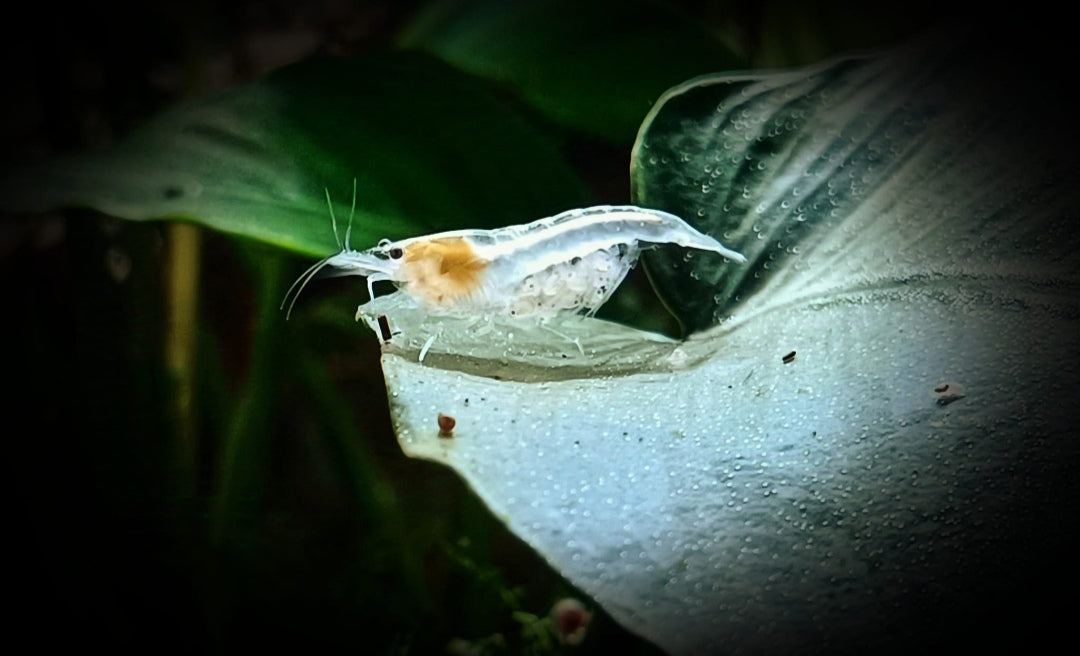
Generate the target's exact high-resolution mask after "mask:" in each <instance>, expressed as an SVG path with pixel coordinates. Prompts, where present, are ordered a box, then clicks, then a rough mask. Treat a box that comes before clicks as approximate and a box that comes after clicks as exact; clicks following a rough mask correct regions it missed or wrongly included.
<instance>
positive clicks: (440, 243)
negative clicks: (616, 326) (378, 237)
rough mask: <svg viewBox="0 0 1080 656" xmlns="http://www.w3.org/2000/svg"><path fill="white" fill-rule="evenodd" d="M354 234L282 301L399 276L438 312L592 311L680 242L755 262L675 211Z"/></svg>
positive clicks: (595, 211)
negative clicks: (369, 244) (646, 253)
mask: <svg viewBox="0 0 1080 656" xmlns="http://www.w3.org/2000/svg"><path fill="white" fill-rule="evenodd" d="M331 219H333V212H332V211H331ZM350 231H351V219H350ZM334 235H335V237H336V236H337V223H336V221H334ZM348 238H349V232H346V237H345V242H344V244H343V245H342V246H341V251H340V252H339V253H337V254H336V255H332V256H330V257H328V258H326V259H324V260H322V261H320V262H317V263H316V264H314V265H313V266H312V267H311V268H309V269H308V270H307V271H305V272H304V273H303V274H302V275H301V276H300V277H299V278H298V279H297V280H296V282H294V283H293V285H292V287H290V288H289V291H288V292H287V293H286V295H285V300H284V301H282V307H284V305H285V302H286V301H288V299H289V296H290V295H292V296H293V298H292V302H291V303H289V311H290V313H291V311H292V306H293V304H294V303H295V302H296V298H297V297H298V296H299V295H300V293H301V292H302V291H303V289H304V287H305V286H306V285H307V284H308V282H310V281H311V280H312V279H313V278H315V277H316V276H317V275H320V274H322V275H330V276H349V275H356V276H365V277H366V278H367V287H368V297H369V298H371V299H374V298H375V289H374V283H376V282H379V281H390V282H393V283H394V284H395V285H397V286H398V287H399V288H400V289H402V290H404V291H405V292H406V293H407V294H408V295H409V296H411V297H412V298H413V299H414V300H416V301H417V302H418V303H419V304H420V305H421V306H422V307H424V308H425V310H426V311H428V312H429V313H431V314H438V315H453V316H485V315H488V316H490V315H508V316H514V317H529V316H534V317H539V318H544V317H550V316H553V315H556V314H561V313H579V312H580V313H585V314H587V315H592V314H593V313H595V312H596V310H597V309H599V308H600V306H602V305H603V304H604V303H605V302H606V301H607V300H608V298H610V297H611V295H612V293H614V291H615V288H616V287H618V285H619V283H621V282H622V280H623V278H625V277H626V274H627V273H629V271H630V270H631V269H632V268H633V267H634V265H635V264H636V263H637V260H638V257H639V256H640V254H641V252H642V250H644V249H647V248H650V247H656V246H658V245H660V244H676V245H679V246H682V247H684V248H693V249H698V250H703V251H711V252H713V253H717V254H719V255H722V256H723V257H725V258H727V259H729V260H734V261H736V262H745V261H746V258H745V257H743V256H742V255H741V254H740V253H737V252H735V251H733V250H731V249H729V248H727V247H726V246H724V245H723V244H721V243H720V242H718V241H717V240H715V239H713V238H712V237H710V236H708V235H706V234H703V233H701V232H698V231H697V230H695V229H694V228H692V227H691V226H690V225H689V224H687V223H686V222H685V221H683V220H682V219H680V218H679V217H677V216H675V215H674V214H669V213H668V212H663V211H661V210H655V209H647V208H642V207H635V206H631V205H618V206H611V205H600V206H596V207H589V208H585V209H575V210H570V211H567V212H563V213H561V214H557V215H555V216H551V217H547V218H543V219H539V220H537V221H534V222H532V223H528V224H524V225H515V226H508V227H505V228H497V229H494V230H478V229H472V230H452V231H448V232H440V233H436V234H433V235H427V236H424V237H412V238H409V239H402V240H399V241H391V240H389V239H383V240H382V241H380V242H379V243H378V244H377V245H376V246H375V247H374V248H370V249H368V250H365V251H356V250H353V249H352V248H350V247H349V243H348ZM339 243H340V242H339ZM326 270H329V271H326ZM294 289H295V290H296V293H295V295H293V290H294Z"/></svg>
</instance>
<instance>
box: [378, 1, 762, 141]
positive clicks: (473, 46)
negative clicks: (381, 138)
mask: <svg viewBox="0 0 1080 656" xmlns="http://www.w3.org/2000/svg"><path fill="white" fill-rule="evenodd" d="M400 42H401V44H402V45H403V46H405V47H410V48H419V49H423V50H426V51H428V52H431V53H434V54H436V55H438V56H439V57H442V58H443V59H445V60H446V61H448V62H450V63H452V64H454V65H455V66H457V67H458V68H461V69H462V70H466V71H469V72H471V73H475V74H476V75H482V76H485V77H490V78H493V79H496V80H500V81H504V82H507V83H509V84H511V85H513V86H514V87H516V88H517V89H518V90H519V91H520V93H521V95H522V96H523V97H524V98H525V100H526V101H528V102H529V103H530V104H532V105H533V106H535V107H536V108H537V109H539V110H540V111H541V112H543V113H544V114H545V115H546V116H548V117H549V118H551V119H553V120H555V121H558V122H559V123H561V124H563V125H567V126H570V127H572V128H575V129H578V130H582V131H585V132H590V133H593V134H596V135H600V136H602V137H605V138H607V139H610V140H612V141H614V142H618V143H630V142H631V140H632V139H633V137H634V133H635V131H636V130H637V127H638V125H639V124H640V123H641V118H642V117H643V116H644V115H645V114H646V112H648V111H649V107H650V106H651V105H652V103H653V102H654V101H655V100H656V98H657V97H658V96H659V95H660V93H661V92H663V91H664V89H666V88H668V87H670V86H671V85H673V84H676V83H678V82H680V81H682V80H685V79H686V78H688V77H690V76H693V75H699V74H701V73H707V72H711V71H714V70H724V69H729V68H734V67H738V66H740V65H741V63H740V61H741V60H740V59H739V57H738V56H737V55H736V54H735V53H734V52H733V51H732V49H731V48H729V47H728V46H727V45H725V44H723V43H722V42H721V41H720V40H719V39H718V38H716V37H715V36H714V35H712V34H709V33H707V32H706V31H705V30H704V29H702V28H701V27H700V26H699V25H698V24H697V23H695V22H694V21H693V20H692V19H691V18H690V17H689V16H686V15H684V14H682V13H681V12H679V11H678V10H676V9H674V8H672V7H671V6H668V5H665V4H663V3H659V2H646V1H643V0H633V1H631V2H617V1H615V0H603V1H600V2H575V1H574V0H541V1H536V2H500V1H499V0H471V1H467V2H441V3H435V4H433V5H432V6H431V7H429V8H427V9H426V10H424V11H423V12H421V13H420V15H419V16H418V17H417V18H416V19H415V20H414V22H413V24H412V25H411V26H408V27H407V28H406V30H405V32H404V34H403V35H402V38H401V40H400Z"/></svg>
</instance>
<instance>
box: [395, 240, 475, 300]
mask: <svg viewBox="0 0 1080 656" xmlns="http://www.w3.org/2000/svg"><path fill="white" fill-rule="evenodd" d="M404 251H405V252H404V262H403V264H402V267H401V270H402V273H403V274H404V275H403V281H402V282H404V284H405V286H406V287H407V288H408V291H409V293H411V294H412V295H413V296H417V297H419V298H422V299H423V300H425V301H426V302H428V303H431V304H433V305H439V306H449V305H453V303H454V302H455V301H456V300H458V299H460V298H464V297H467V296H469V295H470V294H472V293H473V292H474V291H476V290H477V289H478V288H479V287H480V283H481V278H482V277H483V273H484V270H485V269H487V267H488V264H489V263H488V261H487V260H484V259H483V258H481V257H480V256H478V255H477V254H476V252H475V251H473V248H472V246H470V245H469V242H467V241H465V239H463V238H461V237H447V238H443V239H429V240H425V241H417V242H414V243H412V244H409V245H408V246H406V247H405V249H404Z"/></svg>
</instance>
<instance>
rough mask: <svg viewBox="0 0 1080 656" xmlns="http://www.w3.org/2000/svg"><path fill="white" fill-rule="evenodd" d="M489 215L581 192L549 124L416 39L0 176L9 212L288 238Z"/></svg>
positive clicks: (247, 89)
mask: <svg viewBox="0 0 1080 656" xmlns="http://www.w3.org/2000/svg"><path fill="white" fill-rule="evenodd" d="M353 178H356V179H357V181H358V197H357V201H356V219H355V222H354V225H353V245H354V246H363V245H364V244H368V243H371V242H373V241H375V240H377V239H379V238H381V237H402V236H407V235H410V234H416V233H417V232H423V231H428V230H431V229H437V228H441V229H445V228H448V227H460V226H464V225H469V226H480V227H483V226H492V225H497V224H505V223H509V222H513V221H522V220H529V219H533V218H537V217H539V216H542V215H545V214H550V213H554V212H557V211H559V210H563V209H567V208H569V207H573V206H579V205H581V204H584V203H585V201H586V199H587V196H586V191H585V189H584V186H583V185H582V184H581V182H580V180H579V178H578V177H577V175H576V174H575V173H574V172H573V171H572V170H571V169H570V167H569V166H568V165H567V164H566V163H565V161H564V160H563V158H562V156H561V155H560V153H559V152H558V150H557V148H556V147H555V146H554V145H553V144H552V143H551V142H550V140H549V139H546V138H545V136H544V135H543V134H541V133H540V132H539V131H537V130H536V129H535V128H534V127H532V126H531V125H529V124H528V123H527V122H526V121H524V120H523V119H521V118H520V117H519V116H517V115H516V114H514V113H513V112H512V111H511V110H509V109H508V108H507V107H506V106H505V105H504V104H503V103H502V102H501V101H499V100H497V99H496V98H495V97H494V96H493V95H492V94H491V93H489V91H488V90H487V88H486V87H485V86H484V84H483V83H482V82H481V81H478V80H475V79H473V78H470V77H468V76H466V75H463V74H461V73H460V72H458V71H455V70H453V69H452V68H450V67H448V66H446V65H445V64H443V63H441V62H439V61H438V60H436V59H433V58H431V57H428V56H426V55H422V54H418V53H390V54H384V55H371V56H366V57H363V58H358V59H348V60H346V59H317V60H311V61H307V62H303V63H300V64H297V65H294V66H291V67H288V68H286V69H283V70H281V71H278V72H276V73H274V74H271V75H269V76H267V77H265V78H263V79H260V80H257V81H255V82H253V83H251V84H247V85H244V86H242V87H238V88H236V89H234V90H231V91H229V92H226V93H224V94H222V95H219V96H215V97H213V98H209V99H206V100H201V101H198V102H193V103H190V104H186V105H182V106H179V107H176V108H174V109H172V110H170V111H167V112H165V113H164V114H162V115H159V116H157V117H156V118H154V119H152V120H151V121H149V122H147V123H146V124H144V125H143V126H142V127H141V128H140V129H138V130H136V131H135V132H133V133H132V134H131V135H129V137H128V138H126V139H124V140H123V141H122V142H120V143H119V144H118V145H117V146H116V147H115V148H113V149H111V150H109V151H106V152H104V153H100V154H94V155H86V156H78V157H72V158H68V159H65V160H63V161H60V162H54V163H51V164H48V165H46V166H42V167H36V168H32V169H26V170H22V171H18V172H16V173H15V174H14V175H11V176H8V177H6V178H5V179H3V180H2V181H0V191H2V194H0V198H3V199H4V200H3V204H4V205H5V206H6V207H7V208H8V209H11V210H16V211H45V210H49V209H53V208H57V207H67V206H85V207H91V208H94V209H98V210H100V211H102V212H105V213H107V214H111V215H114V216H118V217H122V218H126V219H133V220H142V219H163V218H168V219H186V220H191V221H195V222H198V223H202V224H204V225H207V226H210V227H212V228H215V229H218V230H222V231H225V232H229V233H233V234H238V235H242V236H245V237H248V238H251V239H255V240H259V241H263V242H268V243H270V244H274V245H276V246H280V247H282V248H286V249H289V250H293V251H297V252H303V253H309V254H326V253H328V252H330V251H332V250H333V249H335V248H336V245H335V243H334V238H333V232H332V230H331V224H330V220H329V214H328V212H327V207H326V199H325V195H324V193H323V189H324V187H328V188H329V191H330V193H331V195H332V197H333V200H334V204H335V206H336V214H337V219H338V221H339V227H340V229H341V231H342V235H343V234H344V229H345V226H344V223H345V221H347V219H348V216H349V206H350V205H349V203H350V200H351V193H352V192H351V189H352V181H353Z"/></svg>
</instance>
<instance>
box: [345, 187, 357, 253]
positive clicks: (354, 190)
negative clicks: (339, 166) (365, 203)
mask: <svg viewBox="0 0 1080 656" xmlns="http://www.w3.org/2000/svg"><path fill="white" fill-rule="evenodd" d="M355 213H356V178H353V179H352V207H350V208H349V227H348V228H346V229H345V250H349V235H351V234H352V220H353V214H355Z"/></svg>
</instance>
